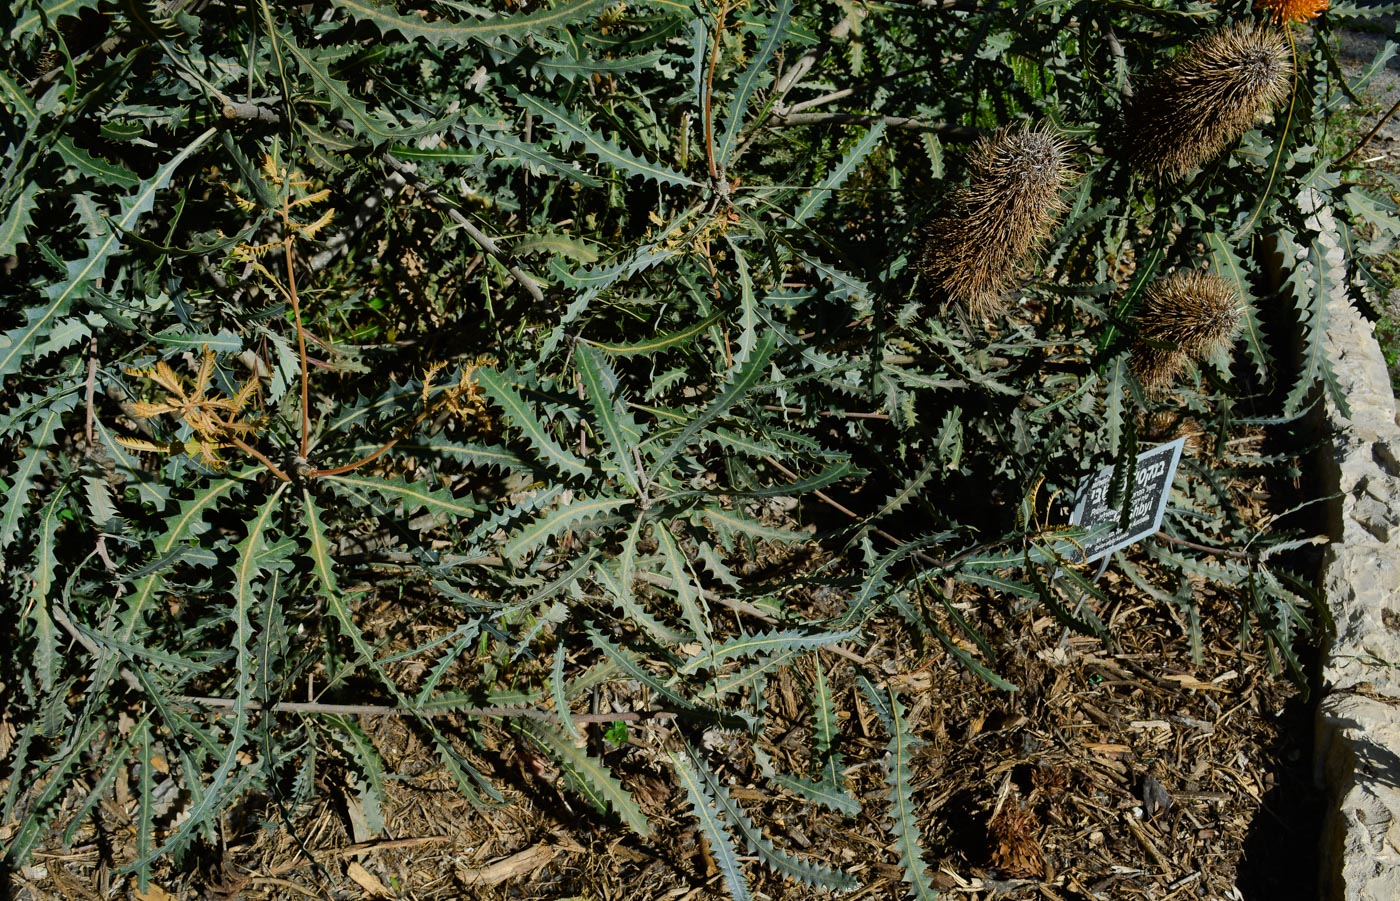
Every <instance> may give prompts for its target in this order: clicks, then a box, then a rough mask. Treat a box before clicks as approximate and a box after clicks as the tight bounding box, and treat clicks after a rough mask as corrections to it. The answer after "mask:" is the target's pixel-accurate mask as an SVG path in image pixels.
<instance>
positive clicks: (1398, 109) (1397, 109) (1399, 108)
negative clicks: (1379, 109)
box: [1332, 100, 1400, 169]
mask: <svg viewBox="0 0 1400 901" xmlns="http://www.w3.org/2000/svg"><path fill="white" fill-rule="evenodd" d="M1396 113H1400V100H1397V101H1395V105H1394V106H1392V107H1391V108H1390V109H1389V110H1387V111H1386V114H1385V115H1384V116H1381V118H1380V121H1379V122H1377V123H1376V126H1375V128H1372V129H1371V130H1370V131H1369V132H1367V133H1366V137H1364V138H1362V139H1361V140H1360V141H1359V142H1358V143H1357V145H1356V146H1355V147H1353V148H1351V150H1349V151H1347V154H1346V156H1344V157H1342V158H1341V159H1339V160H1337V161H1336V162H1335V163H1333V164H1332V168H1334V169H1338V168H1341V167H1342V166H1344V165H1346V162H1347V160H1349V159H1351V158H1352V157H1354V156H1356V155H1357V154H1358V153H1360V152H1361V148H1363V147H1365V146H1366V145H1367V144H1369V143H1371V139H1372V138H1374V137H1375V136H1376V135H1377V134H1379V133H1380V130H1381V129H1382V128H1384V127H1385V123H1387V122H1389V121H1390V119H1391V117H1392V116H1394V115H1395V114H1396Z"/></svg>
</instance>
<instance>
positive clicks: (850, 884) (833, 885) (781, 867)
mask: <svg viewBox="0 0 1400 901" xmlns="http://www.w3.org/2000/svg"><path fill="white" fill-rule="evenodd" d="M686 750H687V752H689V756H690V759H691V760H692V761H694V762H695V764H696V770H697V771H698V773H699V775H700V778H701V779H702V780H704V783H705V788H706V789H707V790H708V792H709V795H710V797H712V798H713V799H714V801H715V804H716V807H717V809H718V810H719V811H720V812H721V813H722V814H723V815H724V818H725V819H726V820H727V821H728V822H729V824H730V826H731V828H732V829H733V830H734V831H735V832H737V833H738V834H739V835H740V836H741V837H742V838H743V839H744V844H746V845H748V847H749V850H750V851H753V852H754V853H755V854H757V855H758V857H759V859H760V860H762V861H763V862H764V863H766V864H767V865H768V866H769V867H771V868H772V869H773V870H775V871H776V872H778V873H781V874H783V875H784V876H787V877H789V878H791V879H796V880H797V881H799V882H802V883H805V884H806V885H810V886H814V887H817V888H825V889H831V890H834V891H850V890H851V889H854V888H856V887H857V886H858V885H859V883H858V882H856V880H855V879H854V878H852V877H851V876H850V875H849V874H847V873H842V872H840V871H838V870H833V869H829V868H827V867H824V866H822V865H821V864H817V863H812V862H810V861H806V860H802V859H801V858H798V857H794V856H793V855H791V854H789V853H787V852H786V851H781V850H779V849H778V848H776V847H774V845H773V843H772V842H770V841H769V840H768V839H767V838H766V837H764V835H763V832H762V831H761V830H760V829H759V828H758V827H757V826H755V825H754V824H753V821H752V820H750V819H749V817H748V814H746V813H744V810H743V808H741V807H740V806H739V805H738V804H737V803H735V801H734V799H733V798H731V797H730V796H729V792H728V790H726V789H725V787H724V783H722V782H721V781H720V780H719V779H718V778H717V777H716V776H715V774H714V773H712V772H710V768H709V767H707V766H705V765H704V762H703V761H702V760H701V759H700V757H699V755H698V754H696V753H695V752H694V751H693V750H692V749H691V748H690V747H689V745H687V746H686Z"/></svg>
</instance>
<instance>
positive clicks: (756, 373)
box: [652, 333, 777, 472]
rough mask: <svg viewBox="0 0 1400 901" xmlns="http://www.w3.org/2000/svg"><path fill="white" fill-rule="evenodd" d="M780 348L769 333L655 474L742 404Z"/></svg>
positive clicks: (665, 453)
mask: <svg viewBox="0 0 1400 901" xmlns="http://www.w3.org/2000/svg"><path fill="white" fill-rule="evenodd" d="M776 349H777V338H776V337H775V336H774V335H773V334H771V333H769V334H766V335H764V336H763V337H762V338H761V339H759V342H758V345H757V346H756V347H755V348H754V352H753V356H751V357H750V358H749V359H748V360H747V361H746V362H745V363H744V365H743V366H740V367H739V368H738V369H736V370H735V371H734V374H733V377H732V378H731V379H730V380H729V382H728V383H727V384H726V385H725V386H724V391H723V392H722V393H721V394H720V396H719V397H717V398H715V399H714V401H712V402H711V403H710V405H709V406H708V407H706V408H705V409H704V410H703V411H702V412H701V413H700V414H699V415H697V416H696V417H695V418H694V419H692V420H690V421H689V422H687V423H686V424H685V428H683V429H681V433H680V434H679V435H677V436H676V439H675V440H674V441H672V442H671V443H670V445H668V446H667V448H666V449H665V450H664V451H662V452H661V455H660V456H659V457H657V459H656V462H655V463H654V464H653V466H652V469H653V471H654V472H660V471H662V470H663V469H665V467H666V464H668V463H670V462H671V460H673V459H674V458H675V456H676V455H677V454H679V453H680V452H681V451H683V450H685V449H686V448H687V447H689V446H690V443H691V442H692V441H694V440H695V438H696V436H698V435H699V434H700V433H701V432H703V431H704V430H705V429H706V428H707V427H708V426H709V425H710V423H712V422H714V421H715V420H716V419H718V418H719V417H720V416H722V415H724V413H725V412H726V411H728V410H729V408H730V407H732V406H734V404H736V403H738V402H739V399H740V398H742V397H743V396H744V395H745V394H747V393H748V392H749V391H750V389H752V388H753V387H754V385H756V384H758V382H759V380H760V379H761V378H762V377H763V374H764V372H765V371H766V370H767V368H768V360H769V358H770V357H772V356H773V351H774V350H776Z"/></svg>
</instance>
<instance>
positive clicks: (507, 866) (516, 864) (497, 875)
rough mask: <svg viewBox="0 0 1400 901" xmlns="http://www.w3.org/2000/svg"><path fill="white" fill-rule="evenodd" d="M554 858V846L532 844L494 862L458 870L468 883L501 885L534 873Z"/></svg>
mask: <svg viewBox="0 0 1400 901" xmlns="http://www.w3.org/2000/svg"><path fill="white" fill-rule="evenodd" d="M553 859H554V848H553V847H552V846H550V845H531V846H530V847H528V848H526V849H525V850H524V851H517V852H516V853H514V854H512V855H510V856H509V857H503V858H501V859H500V860H498V861H495V862H494V863H490V864H488V865H486V866H484V867H479V868H477V869H472V870H458V871H457V872H458V874H459V875H460V876H461V877H462V881H463V882H464V883H466V884H467V885H471V886H480V885H499V884H500V883H502V882H505V881H506V880H507V879H514V878H515V877H516V876H523V875H525V874H526V873H533V872H534V871H535V870H538V869H539V868H540V867H542V866H544V865H545V864H547V863H549V862H550V861H551V860H553Z"/></svg>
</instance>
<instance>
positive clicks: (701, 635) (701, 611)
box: [652, 522, 713, 656]
mask: <svg viewBox="0 0 1400 901" xmlns="http://www.w3.org/2000/svg"><path fill="white" fill-rule="evenodd" d="M652 534H653V536H654V537H655V538H656V546H657V549H658V550H660V551H661V559H662V560H664V561H665V563H666V569H667V571H668V572H669V573H670V578H671V591H672V593H673V595H674V597H675V599H676V603H677V605H678V606H679V607H680V609H681V617H682V618H683V619H684V620H685V624H686V625H687V626H689V627H690V631H691V632H693V633H694V634H695V637H696V638H697V639H698V640H699V641H700V644H701V645H702V646H703V647H704V648H705V649H706V651H707V652H708V651H709V650H710V646H711V643H712V640H713V639H712V637H711V629H710V618H709V615H708V613H707V611H706V608H705V602H704V600H703V599H702V598H701V596H700V590H699V586H698V585H696V584H695V579H694V577H693V576H692V575H691V572H690V566H689V564H688V563H687V562H686V559H685V555H684V554H683V553H681V548H680V545H679V544H678V543H677V542H676V539H675V537H674V536H673V535H672V534H671V530H670V529H668V528H667V527H666V525H665V523H660V522H658V523H656V524H655V526H654V527H653V529H652ZM706 656H708V653H707V655H706Z"/></svg>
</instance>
